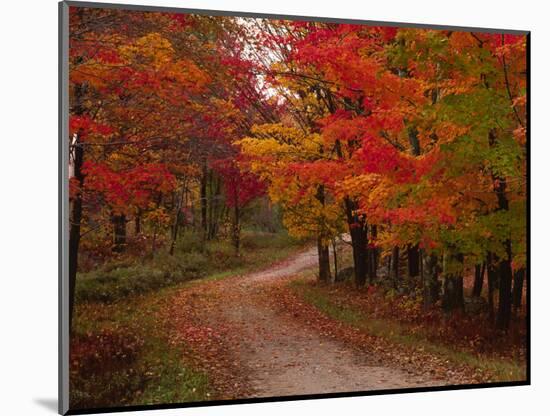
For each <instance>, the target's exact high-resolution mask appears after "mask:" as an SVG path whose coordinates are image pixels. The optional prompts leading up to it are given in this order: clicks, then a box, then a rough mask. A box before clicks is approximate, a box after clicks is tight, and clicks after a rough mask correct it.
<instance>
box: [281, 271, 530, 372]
mask: <svg viewBox="0 0 550 416" xmlns="http://www.w3.org/2000/svg"><path fill="white" fill-rule="evenodd" d="M290 288H291V290H292V291H293V292H294V293H295V294H296V295H298V296H300V297H301V298H302V299H303V300H305V301H306V302H307V303H309V304H311V305H313V306H315V307H316V308H317V309H318V310H319V311H321V312H322V313H324V314H326V315H327V316H329V317H330V318H332V319H335V320H337V321H340V322H344V323H346V324H348V325H350V326H352V327H354V328H358V329H359V330H361V331H364V332H366V333H367V334H369V335H373V336H376V337H380V338H384V339H386V340H388V341H390V342H392V343H394V344H399V345H405V346H407V347H410V348H413V349H416V350H420V351H426V352H428V353H432V354H434V355H437V356H439V357H442V358H444V359H445V360H448V361H449V362H452V363H455V364H457V365H466V366H468V367H470V368H473V369H479V370H480V371H482V372H484V373H489V374H491V375H492V381H518V380H525V377H526V374H525V371H526V369H525V366H524V365H521V364H520V363H516V362H512V361H510V360H506V359H502V360H501V359H495V358H493V357H487V356H483V355H476V354H473V353H471V352H468V351H461V350H459V349H456V348H453V347H451V346H448V345H445V344H443V343H437V342H434V341H433V340H430V339H429V338H428V336H427V334H425V333H422V331H420V332H419V331H414V332H412V331H411V330H410V328H409V327H408V326H407V325H404V324H401V323H400V322H396V321H395V320H390V319H381V318H373V317H371V316H368V314H367V313H365V312H364V311H362V310H359V309H357V308H356V307H354V306H349V305H342V304H339V303H336V302H335V301H333V300H332V299H331V298H330V297H329V296H328V294H327V292H326V287H323V286H320V285H312V284H311V283H310V282H308V281H306V280H304V279H303V278H302V279H298V280H293V281H292V282H291V283H290Z"/></svg>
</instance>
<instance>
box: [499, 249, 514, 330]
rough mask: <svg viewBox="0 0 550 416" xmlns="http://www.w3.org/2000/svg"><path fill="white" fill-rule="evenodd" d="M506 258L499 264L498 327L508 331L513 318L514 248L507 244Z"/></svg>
mask: <svg viewBox="0 0 550 416" xmlns="http://www.w3.org/2000/svg"><path fill="white" fill-rule="evenodd" d="M505 246H506V258H505V259H502V260H501V261H500V263H499V268H498V270H499V274H500V279H499V287H498V311H497V319H496V327H497V328H498V329H502V330H504V331H506V330H507V329H508V327H509V326H510V319H511V317H512V246H511V242H510V240H507V241H506V242H505Z"/></svg>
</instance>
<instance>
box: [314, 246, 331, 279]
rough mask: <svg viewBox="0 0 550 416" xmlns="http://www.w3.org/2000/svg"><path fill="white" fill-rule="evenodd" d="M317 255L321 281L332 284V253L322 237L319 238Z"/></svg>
mask: <svg viewBox="0 0 550 416" xmlns="http://www.w3.org/2000/svg"><path fill="white" fill-rule="evenodd" d="M317 253H318V255H319V280H320V281H321V282H325V283H328V282H330V253H329V250H328V246H327V245H326V244H323V240H322V238H321V237H317Z"/></svg>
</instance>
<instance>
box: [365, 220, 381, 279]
mask: <svg viewBox="0 0 550 416" xmlns="http://www.w3.org/2000/svg"><path fill="white" fill-rule="evenodd" d="M370 229H371V243H370V244H369V247H368V249H367V250H368V270H369V272H368V274H369V282H370V283H373V282H374V281H375V280H376V277H377V271H378V256H379V253H378V248H376V246H375V241H376V237H377V234H378V230H377V227H376V225H372V226H371V227H370Z"/></svg>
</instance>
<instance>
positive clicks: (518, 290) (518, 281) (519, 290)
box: [512, 268, 525, 310]
mask: <svg viewBox="0 0 550 416" xmlns="http://www.w3.org/2000/svg"><path fill="white" fill-rule="evenodd" d="M524 281H525V269H524V268H521V269H519V270H516V272H515V273H514V289H513V291H512V303H513V305H514V309H515V310H518V309H519V308H521V300H522V297H523V282H524Z"/></svg>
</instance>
